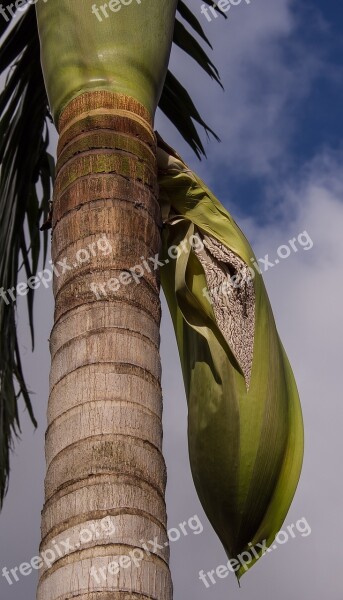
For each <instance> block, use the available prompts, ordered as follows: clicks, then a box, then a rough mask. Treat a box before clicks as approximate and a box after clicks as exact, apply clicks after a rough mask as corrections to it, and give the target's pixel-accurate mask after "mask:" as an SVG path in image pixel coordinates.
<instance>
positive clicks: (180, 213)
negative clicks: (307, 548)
mask: <svg viewBox="0 0 343 600" xmlns="http://www.w3.org/2000/svg"><path fill="white" fill-rule="evenodd" d="M159 146H160V148H159V150H158V163H159V186H160V203H161V208H162V214H163V219H164V227H163V251H162V260H163V261H165V260H168V264H166V265H165V266H163V267H162V268H161V283H162V287H163V290H164V293H165V295H166V298H167V301H168V305H169V308H170V312H171V316H172V319H173V323H174V328H175V333H176V338H177V343H178V348H179V353H180V359H181V365H182V370H183V376H184V382H185V388H186V395H187V401H188V410H189V412H188V438H189V456H190V463H191V469H192V475H193V479H194V483H195V486H196V489H197V492H198V495H199V498H200V501H201V503H202V505H203V507H204V510H205V512H206V514H207V516H208V518H209V520H210V522H211V523H212V526H213V527H214V529H215V531H216V532H217V534H218V536H219V538H220V540H221V542H222V543H223V546H224V548H225V550H226V552H227V555H228V556H229V558H231V559H233V558H235V557H237V555H239V554H240V553H241V552H243V551H250V554H251V556H252V560H251V561H250V562H248V563H247V564H245V565H244V566H241V567H240V568H239V570H237V571H236V575H237V577H238V578H240V577H241V576H242V575H243V574H244V573H245V572H246V571H247V570H248V569H249V568H250V567H251V566H252V565H253V564H254V563H255V562H256V560H257V557H254V555H253V554H252V553H251V545H252V547H254V546H255V545H256V544H258V543H262V541H263V540H266V542H267V546H270V545H271V544H272V543H273V540H274V538H275V535H276V534H277V532H278V531H279V530H280V529H281V526H282V523H283V521H284V519H285V517H286V515H287V512H288V510H289V507H290V504H291V502H292V499H293V496H294V493H295V490H296V487H297V484H298V480H299V477H300V471H301V465H302V459H303V423H302V414H301V407H300V401H299V396H298V392H297V387H296V383H295V380H294V377H293V373H292V369H291V367H290V364H289V361H288V359H287V356H286V354H285V351H284V349H283V346H282V343H281V341H280V338H279V336H278V333H277V329H276V326H275V321H274V317H273V313H272V309H271V306H270V302H269V299H268V295H267V292H266V289H265V286H264V283H263V279H262V276H261V274H260V273H259V272H258V271H257V270H256V269H255V275H254V277H252V278H251V282H250V285H251V286H252V287H251V293H252V294H253V298H254V306H253V307H252V308H253V311H252V313H251V314H254V327H253V330H252V332H253V345H252V362H251V373H250V375H249V381H248V380H247V376H245V375H244V373H243V370H242V368H241V366H240V360H238V359H237V356H239V354H238V353H237V351H236V349H235V344H236V341H237V339H235V337H233V338H232V342H230V343H228V342H227V338H226V337H225V331H224V330H225V326H226V323H231V327H232V328H233V331H235V328H234V326H235V323H234V322H232V318H234V317H235V315H234V313H230V303H231V302H232V300H231V298H234V294H232V296H230V300H229V303H228V304H226V305H225V302H224V300H223V297H222V296H221V295H220V294H218V293H217V295H213V291H211V290H210V289H209V285H208V279H207V275H206V269H204V268H203V264H205V263H202V261H201V260H200V259H199V256H200V255H199V254H198V253H197V252H196V251H195V250H194V247H193V245H192V244H191V243H190V241H189V240H190V236H192V235H194V234H197V235H198V236H200V239H201V240H203V241H204V240H205V241H206V240H208V241H209V243H210V245H211V244H212V245H213V244H217V246H218V247H221V248H222V250H224V251H225V252H228V253H232V254H231V256H232V257H233V259H232V262H233V264H235V261H240V262H241V264H243V265H246V266H249V267H251V265H252V259H253V260H256V259H255V256H254V253H253V251H252V249H251V247H250V245H249V243H248V241H247V239H246V238H245V236H244V235H243V233H242V232H241V230H240V229H239V227H238V226H237V224H236V223H235V221H234V220H233V218H232V217H231V215H230V214H229V213H228V212H227V211H226V210H225V208H224V207H223V206H222V205H221V204H220V202H219V201H218V200H217V199H216V198H215V197H214V196H213V194H212V193H211V191H210V190H209V189H208V188H207V187H206V186H205V184H204V183H203V182H202V181H201V180H200V179H199V178H198V177H197V176H196V175H195V174H194V173H193V172H192V171H191V170H190V169H189V168H188V167H187V165H185V164H184V163H183V161H182V160H181V159H180V157H178V155H177V154H176V153H175V151H173V150H172V149H171V148H170V147H168V146H167V145H166V144H164V143H163V141H162V140H161V139H159ZM173 245H176V246H178V247H179V250H180V252H179V256H178V258H177V259H176V260H170V256H169V255H168V249H169V248H170V247H171V246H173ZM208 255H209V254H208ZM212 260H213V264H215V262H216V259H215V258H214V257H212ZM218 264H219V266H220V263H218ZM231 266H232V265H231ZM218 268H219V267H218ZM220 268H221V267H220ZM237 293H238V292H237ZM211 294H212V295H211ZM222 305H224V308H223V309H222V308H221V306H222ZM220 310H223V311H224V312H223V314H224V316H225V321H224V325H220V324H219V323H218V319H217V318H216V314H217V313H218V311H220ZM225 311H226V312H225ZM230 319H231V321H230ZM243 329H244V328H243ZM244 336H246V331H244V330H239V329H238V330H237V328H236V338H237V337H238V338H240V337H241V338H242V339H243V340H244V339H247V337H245V338H244ZM244 352H248V345H247V344H246V346H245V347H244V346H243V353H244ZM249 544H251V545H249ZM255 552H256V554H257V556H260V555H261V550H260V548H255Z"/></svg>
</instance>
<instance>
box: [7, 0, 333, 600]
mask: <svg viewBox="0 0 343 600" xmlns="http://www.w3.org/2000/svg"><path fill="white" fill-rule="evenodd" d="M188 4H189V6H191V7H192V8H193V9H194V10H195V11H196V12H197V13H198V14H199V18H200V19H201V22H202V24H203V26H204V28H205V30H206V32H207V34H208V36H209V38H210V40H211V41H212V42H213V45H214V52H213V60H214V62H215V64H216V66H217V67H218V68H219V70H220V73H221V77H222V81H223V84H224V87H225V92H223V91H222V90H221V89H220V88H219V86H217V85H216V84H215V83H212V84H211V82H210V81H209V80H208V78H207V77H205V76H203V75H202V74H201V72H200V71H199V69H198V68H197V67H195V66H194V65H193V64H192V62H191V61H190V60H187V59H185V57H184V56H183V55H181V53H180V52H179V50H178V49H175V50H174V51H173V55H172V60H171V66H172V70H173V71H174V72H175V73H176V74H177V75H178V76H179V77H180V79H181V80H182V81H183V82H185V83H187V85H188V88H189V90H190V91H191V93H192V96H193V97H194V98H195V99H196V100H197V106H198V107H199V109H200V112H201V114H202V116H203V117H205V119H206V120H207V122H208V123H209V125H210V126H211V127H213V129H214V130H215V131H216V132H217V133H218V134H219V135H220V137H221V140H222V143H221V144H218V143H217V142H215V141H212V140H211V141H210V142H206V140H205V142H206V151H207V154H208V159H207V160H204V161H202V162H201V163H199V161H198V160H197V159H196V158H195V156H194V155H193V154H192V151H191V150H190V149H189V148H188V147H187V146H186V145H185V143H184V142H183V141H182V139H181V138H180V136H179V134H178V133H177V131H176V130H175V129H174V128H172V126H171V125H170V124H169V123H168V122H167V121H166V119H165V118H164V117H163V115H161V114H159V115H158V117H157V121H156V127H157V129H158V130H159V132H160V133H161V134H162V136H163V137H164V138H165V139H166V140H167V141H168V142H169V143H170V144H171V145H172V146H174V147H175V148H177V150H178V152H179V153H180V154H182V155H183V157H184V158H185V160H186V161H187V162H188V163H189V164H190V165H191V166H192V168H194V169H195V170H196V171H197V172H198V173H199V174H200V175H201V176H202V177H203V178H204V179H205V181H206V183H207V184H208V185H209V186H210V187H211V188H212V189H213V191H214V192H215V193H216V195H217V196H218V198H219V199H220V200H221V202H223V203H224V204H225V206H226V207H227V208H228V209H229V210H230V211H231V213H232V214H233V216H234V217H235V219H236V220H237V221H238V223H239V225H240V227H241V228H242V229H243V231H244V232H245V234H246V235H247V237H248V238H249V240H250V242H251V243H252V246H253V248H254V250H255V254H256V255H257V256H258V257H264V256H265V254H266V253H268V254H269V256H270V258H271V259H273V257H274V258H275V256H276V250H277V248H278V247H279V246H280V245H282V244H287V243H288V240H290V239H292V238H294V237H297V236H298V234H300V233H301V232H303V231H305V230H306V231H307V233H308V235H309V236H310V238H311V240H312V241H313V247H312V248H311V249H310V250H308V251H305V250H304V249H302V248H301V247H299V251H298V252H297V253H294V252H292V253H291V255H290V256H289V258H287V259H285V260H281V261H280V264H279V265H277V266H275V267H274V268H272V269H269V270H268V272H266V273H265V276H264V279H265V282H266V285H267V289H268V292H269V294H270V299H271V302H272V306H273V309H274V314H275V318H276V322H277V325H278V329H279V333H280V335H281V338H282V340H283V343H284V345H285V348H286V350H287V353H288V356H289V358H290V361H291V363H292V366H293V370H294V373H295V376H296V379H297V383H298V387H299V391H300V396H301V400H302V407H303V413H304V421H305V435H306V451H305V461H304V467H303V472H302V477H301V481H300V485H299V487H298V490H297V493H296V496H295V499H294V502H293V504H292V507H291V510H290V512H289V514H288V516H287V518H286V521H285V526H287V525H290V524H292V523H296V521H297V520H298V519H300V518H302V517H303V518H305V519H306V520H307V522H308V523H309V525H310V527H311V534H310V535H309V536H308V537H302V536H301V534H300V533H299V532H296V533H297V535H296V537H295V538H294V539H290V540H289V541H288V542H287V543H286V544H285V545H283V546H279V547H278V549H277V550H276V551H274V552H273V556H271V554H268V555H267V556H266V557H264V558H263V560H261V561H259V562H258V563H257V564H256V565H255V566H254V568H253V569H252V570H251V571H249V573H248V574H247V575H246V576H245V577H243V579H242V587H241V589H239V588H238V586H237V583H236V580H235V577H234V575H233V574H232V573H230V574H229V576H228V577H227V578H226V579H218V578H217V583H216V584H215V585H212V586H211V587H210V588H209V589H206V588H205V586H204V584H203V583H202V582H201V581H200V580H199V571H200V570H201V569H203V570H204V571H209V570H211V569H215V568H216V567H217V566H218V565H220V564H225V562H226V561H227V559H226V556H225V553H224V551H223V549H222V547H221V544H220V542H219V540H218V539H217V537H216V535H215V534H214V532H213V531H212V530H211V527H210V525H209V523H208V521H207V519H206V517H205V515H204V513H203V511H202V509H201V506H200V504H199V501H198V500H197V497H196V493H195V490H194V487H193V482H192V478H191V473H190V468H189V462H188V453H187V432H186V426H187V413H186V400H185V394H184V389H183V382H182V378H181V371H180V366H179V359H178V355H177V350H176V344H175V339H174V334H173V331H172V327H171V322H170V318H169V315H168V309H167V308H166V305H165V303H164V304H163V321H162V365H163V389H164V451H165V456H166V461H167V468H168V490H167V505H168V515H169V526H170V527H177V525H178V524H179V523H180V522H182V521H185V520H188V518H189V517H191V516H192V515H194V514H197V515H198V516H199V518H200V520H201V522H202V523H203V526H204V531H203V533H202V534H200V535H194V534H189V535H188V536H187V537H184V536H182V537H181V538H180V540H179V541H177V542H175V543H174V544H172V545H171V557H172V558H171V567H172V573H173V580H174V587H175V594H174V600H183V598H189V599H191V600H193V599H194V600H195V599H197V600H223V599H226V598H230V600H250V599H251V598H254V600H262V599H263V600H264V599H265V598H278V600H299V599H300V598H303V597H305V596H306V597H309V598H311V600H322V598H323V597H325V598H326V600H342V599H343V574H342V560H343V518H342V509H341V507H342V500H343V484H342V467H341V456H342V451H343V441H342V439H343V436H342V433H341V432H342V417H343V409H342V392H341V387H340V374H341V371H342V367H341V361H342V337H343V327H342V316H341V298H342V295H343V281H342V264H343V236H342V232H343V203H342V192H343V171H342V163H343V144H342V141H341V140H342V133H343V119H342V108H341V107H342V105H343V102H342V101H343V69H342V58H341V57H342V45H343V41H342V38H340V29H341V26H340V23H341V22H342V16H343V11H342V7H341V6H340V4H339V3H338V2H337V0H326V3H325V5H324V3H322V2H319V0H315V1H311V2H309V1H305V0H304V1H303V2H301V3H295V2H293V1H291V0H252V1H251V4H250V5H247V4H246V3H245V2H244V1H242V3H241V4H240V5H239V6H236V7H232V8H231V10H230V12H229V13H228V19H227V20H224V19H223V18H217V19H213V20H212V22H211V23H208V22H207V21H206V19H205V17H204V16H202V15H201V14H200V7H201V2H199V1H198V0H188ZM181 56H182V60H180V57H181ZM52 307H53V303H52V292H51V290H45V289H44V288H42V289H39V290H38V292H37V296H36V310H35V313H36V323H37V340H36V350H35V352H34V354H33V355H32V354H31V350H30V342H29V337H28V329H27V317H26V313H25V311H24V310H23V311H21V313H20V315H21V318H20V328H21V348H22V353H23V357H24V367H25V372H26V374H27V378H28V381H29V384H30V387H31V389H32V390H34V392H35V395H34V396H33V403H34V407H35V413H36V416H37V419H38V422H39V428H38V430H37V431H35V432H33V430H32V426H31V424H30V422H29V420H28V418H27V415H26V413H25V412H24V411H23V416H22V423H23V433H22V439H21V442H20V443H17V444H16V448H15V453H14V455H13V458H12V475H11V481H10V490H9V493H8V495H7V498H6V501H5V505H4V509H3V511H2V514H1V515H0V571H1V569H2V567H4V566H7V567H8V568H12V567H14V566H17V565H19V564H20V563H22V562H24V561H30V559H31V558H32V557H33V556H35V555H36V554H38V545H39V538H40V531H39V529H40V510H41V508H42V504H43V480H44V471H45V465H44V430H45V412H46V405H47V396H48V373H49V352H48V344H47V339H48V337H49V332H50V329H51V325H52ZM23 308H24V306H23ZM35 587H36V577H35V575H30V576H28V577H25V578H24V577H21V581H20V582H19V583H16V584H15V585H12V586H9V585H8V583H7V582H6V580H5V579H4V578H3V577H0V598H1V599H4V600H12V599H13V600H14V599H15V600H30V599H33V598H34V597H35Z"/></svg>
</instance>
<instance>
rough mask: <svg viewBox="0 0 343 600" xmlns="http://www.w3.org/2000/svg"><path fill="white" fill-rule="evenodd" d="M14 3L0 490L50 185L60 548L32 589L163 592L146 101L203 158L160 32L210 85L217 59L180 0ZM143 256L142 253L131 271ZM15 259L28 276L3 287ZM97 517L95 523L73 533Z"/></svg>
mask: <svg viewBox="0 0 343 600" xmlns="http://www.w3.org/2000/svg"><path fill="white" fill-rule="evenodd" d="M207 3H208V4H209V5H212V2H211V1H210V0H208V2H207ZM17 4H18V3H16V7H17ZM140 4H141V6H139V5H140ZM109 5H111V7H112V8H113V11H112V8H111V11H112V12H111V11H110V9H109V8H108V7H109ZM13 6H14V5H13V3H10V2H9V0H5V2H3V4H2V16H3V17H4V18H2V19H1V21H0V36H1V38H2V41H3V43H2V47H1V51H0V73H7V79H6V85H5V89H4V91H3V92H2V94H1V96H0V130H1V135H2V140H1V146H0V164H1V180H0V203H1V215H2V218H1V240H0V244H1V246H0V275H1V285H2V286H3V287H2V290H1V296H2V298H1V304H0V344H1V348H0V411H1V412H0V498H1V502H2V501H3V498H4V494H5V492H6V489H7V483H8V474H9V463H10V447H11V440H12V436H13V434H16V433H17V432H18V431H19V430H20V421H19V412H18V402H19V399H20V397H22V398H23V399H24V402H25V404H26V407H27V409H28V411H29V413H30V416H31V419H32V422H33V423H34V424H36V423H35V419H34V414H33V409H32V405H31V401H30V395H29V391H28V389H27V386H26V384H25V381H24V377H23V371H22V367H21V360H20V352H19V344H18V339H17V335H16V313H15V310H16V309H15V303H14V300H15V297H16V294H17V293H19V294H23V295H24V294H25V295H27V305H28V312H29V318H30V327H31V335H32V344H33V343H34V325H33V298H34V289H35V287H37V278H36V275H37V268H38V262H39V258H40V256H43V260H44V261H45V259H46V252H47V225H46V223H47V222H49V220H50V217H51V213H50V216H49V210H50V209H51V206H50V205H49V200H50V195H51V188H52V184H53V183H54V199H53V203H52V206H53V209H52V260H53V264H54V267H51V268H53V269H54V284H53V285H54V297H55V318H54V326H53V330H52V334H51V339H50V351H51V357H52V366H51V376H50V397H49V406H48V430H47V434H46V460H47V474H46V481H45V505H44V509H43V514H42V544H41V551H42V552H46V553H48V552H49V550H50V552H51V548H54V549H55V552H57V547H59V548H61V547H65V546H64V545H63V543H62V542H63V541H64V542H65V540H70V547H72V550H71V549H70V550H68V551H66V552H65V553H64V554H63V556H61V555H59V556H58V560H56V562H55V563H54V564H53V565H52V566H51V568H47V567H46V565H45V566H43V568H42V571H41V576H40V582H39V587H38V598H39V599H44V600H48V599H49V600H53V599H55V598H56V599H57V598H67V597H68V598H69V597H74V596H76V595H79V596H80V597H82V598H84V599H85V598H88V599H92V600H95V598H102V599H103V600H104V599H105V598H109V597H111V598H118V599H119V598H124V597H125V598H126V597H127V596H126V595H125V593H126V592H128V591H129V592H130V594H133V595H134V596H133V595H132V597H135V598H137V600H138V598H142V600H143V598H155V599H156V600H157V599H158V600H168V599H169V598H171V596H172V586H171V579H170V572H169V567H168V546H167V542H168V540H167V537H166V510H165V499H164V491H165V483H166V471H165V464H164V459H163V456H162V453H161V441H162V427H161V413H162V395H161V386H160V358H159V322H160V301H159V279H158V269H155V265H156V257H158V254H159V251H160V228H161V216H160V208H159V204H158V202H157V191H158V190H157V164H156V138H155V135H154V132H153V119H154V114H155V110H156V107H157V104H159V106H160V108H161V109H162V111H163V112H164V113H165V114H166V115H167V116H168V117H169V119H170V120H171V122H172V123H173V124H174V125H175V126H176V127H177V128H178V130H179V131H180V132H181V134H182V135H183V137H184V138H185V139H186V140H187V142H188V143H189V144H190V145H191V147H192V148H193V150H194V151H195V153H196V154H197V155H198V156H200V155H201V154H204V148H203V146H202V143H201V140H200V138H199V135H198V133H197V130H196V127H195V125H194V122H196V123H198V124H200V125H202V126H203V127H204V128H205V130H206V132H211V133H213V132H212V131H211V130H210V129H209V128H208V127H207V125H206V124H205V123H204V121H203V120H202V118H201V117H200V115H199V113H198V111H197V110H196V108H195V106H194V104H193V102H192V100H191V98H190V96H189V95H188V93H187V91H186V90H185V88H184V87H183V86H182V85H181V84H180V83H179V82H178V80H177V79H176V78H175V76H174V75H173V74H172V73H171V72H170V71H168V70H167V66H168V59H169V53H170V47H171V43H172V41H174V43H175V44H177V45H178V46H180V47H181V48H182V49H183V50H184V51H185V52H186V53H187V54H188V55H190V56H191V57H193V58H194V59H195V60H196V61H197V62H198V63H199V64H200V66H201V67H202V68H203V69H204V70H205V71H206V72H207V73H208V74H209V75H210V76H211V77H212V78H213V79H215V80H216V81H218V82H219V76H218V72H217V71H216V69H215V67H214V65H213V64H212V62H211V61H210V60H209V59H208V57H207V55H206V53H205V52H204V50H203V49H202V47H201V45H200V44H199V42H198V41H196V39H195V37H194V35H193V33H192V31H193V32H195V33H196V34H197V35H198V36H200V38H202V40H203V41H204V42H206V43H209V42H208V40H207V38H206V36H205V34H204V32H203V30H202V28H201V25H200V23H199V22H198V20H197V19H196V17H195V16H194V15H193V14H192V12H191V11H190V10H189V9H188V7H187V6H186V4H185V3H184V2H183V1H182V0H179V1H177V0H172V1H171V0H149V2H147V1H146V2H145V0H142V2H138V0H137V2H133V3H131V5H130V3H129V2H126V3H124V2H122V3H120V2H118V0H115V1H114V2H113V1H112V3H109V4H108V5H103V7H105V8H103V9H101V11H100V12H99V9H98V8H97V5H95V4H93V2H90V1H89V0H73V2H69V1H67V0H59V1H58V2H57V1H56V0H49V2H40V1H39V2H38V3H37V4H36V7H33V6H31V7H29V8H28V10H26V12H25V13H24V14H23V15H22V16H20V18H19V19H18V20H15V22H14V21H12V20H11V19H10V18H9V15H10V14H12V13H13V11H17V8H16V7H15V8H13ZM106 6H107V9H106ZM35 8H36V13H37V15H36V14H35ZM176 11H177V12H178V16H179V17H181V18H182V19H183V22H182V21H180V20H179V18H175V13H176ZM4 15H5V16H4ZM99 15H100V17H101V19H99ZM36 16H37V18H36ZM183 23H185V24H183ZM187 26H188V28H187ZM40 57H41V61H40ZM41 64H42V66H41ZM52 120H54V122H55V125H56V127H57V130H58V133H59V144H58V150H57V165H56V177H55V165H54V161H53V158H52V156H51V155H50V154H49V152H48V145H49V126H50V124H51V122H52ZM42 222H43V223H45V226H43V230H44V231H43V234H42V236H41V237H40V236H39V232H38V228H39V225H40V224H42ZM149 257H153V258H154V259H155V262H153V261H150V263H149V262H146V265H149V264H150V269H149V268H148V267H146V268H144V272H143V273H141V270H140V269H141V266H140V265H141V264H142V261H143V260H145V261H147V259H148V258H149ZM57 265H59V269H57ZM20 267H23V268H24V269H25V272H26V275H27V278H28V284H29V287H28V288H25V289H23V288H22V287H20V285H19V286H18V287H17V281H18V279H17V274H18V269H19V268H20ZM47 273H48V272H47V271H46V277H47V278H48V279H49V275H48V274H47ZM104 282H106V287H104ZM24 287H25V286H24ZM7 290H9V292H8V293H7ZM13 298H14V299H13ZM105 518H107V519H110V524H111V540H110V543H108V527H104V526H103V525H104V523H105V522H106V523H109V522H107V521H105V520H104V519H105ZM100 524H101V526H100ZM94 526H96V535H93V536H91V538H90V539H89V536H88V537H87V539H85V534H84V532H85V530H87V531H90V530H92V527H94ZM94 531H95V529H94ZM82 535H83V542H82V546H81V547H80V539H81V538H82ZM80 536H81V538H80ZM106 536H107V537H106ZM153 540H157V542H156V543H154V545H153V546H152V544H150V546H148V549H147V548H145V546H146V545H147V544H149V541H153ZM144 545H145V546H144ZM143 549H144V553H143V551H142V550H143ZM148 550H149V551H148ZM130 551H131V552H133V554H132V556H131V562H130V564H129V565H128V563H127V562H126V564H124V563H125V556H126V561H127V560H128V559H127V555H128V552H130ZM120 557H124V558H120ZM116 561H117V562H118V561H119V563H120V566H121V567H122V568H120V569H119V571H118V569H117V568H116V567H115V564H116ZM120 561H122V562H123V564H122V563H121V562H120ZM104 565H105V566H104ZM108 565H110V566H109V567H108ZM99 569H102V571H99ZM130 597H131V595H130Z"/></svg>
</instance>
